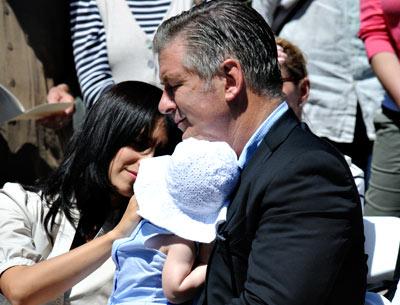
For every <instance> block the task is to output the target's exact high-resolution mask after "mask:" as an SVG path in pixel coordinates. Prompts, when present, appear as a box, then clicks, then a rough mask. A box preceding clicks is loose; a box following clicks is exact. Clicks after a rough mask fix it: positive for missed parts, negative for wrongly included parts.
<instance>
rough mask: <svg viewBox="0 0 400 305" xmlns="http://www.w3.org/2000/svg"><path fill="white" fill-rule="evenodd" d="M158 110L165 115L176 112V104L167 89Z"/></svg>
mask: <svg viewBox="0 0 400 305" xmlns="http://www.w3.org/2000/svg"><path fill="white" fill-rule="evenodd" d="M158 110H160V112H161V113H163V114H169V113H173V112H174V111H175V110H176V103H175V102H174V101H173V100H172V99H171V97H170V96H169V94H168V93H167V92H166V91H165V89H164V91H163V94H162V96H161V100H160V102H159V103H158Z"/></svg>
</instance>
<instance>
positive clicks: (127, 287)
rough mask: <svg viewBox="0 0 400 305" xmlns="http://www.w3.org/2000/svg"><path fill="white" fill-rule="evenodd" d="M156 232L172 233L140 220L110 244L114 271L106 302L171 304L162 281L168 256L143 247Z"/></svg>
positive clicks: (125, 304)
mask: <svg viewBox="0 0 400 305" xmlns="http://www.w3.org/2000/svg"><path fill="white" fill-rule="evenodd" d="M159 234H172V233H170V232H169V231H167V230H165V229H162V228H160V227H157V226H155V225H153V224H152V223H150V222H148V221H147V220H145V219H143V220H142V221H141V222H140V223H139V224H138V226H137V227H136V229H135V230H134V231H133V232H132V234H131V236H130V237H127V238H122V239H118V240H116V241H115V242H114V243H113V246H112V252H111V255H112V259H113V260H114V263H115V266H116V270H115V276H114V288H113V291H112V294H111V296H110V299H109V300H108V305H115V304H124V305H128V304H130V305H133V304H140V305H144V304H146V305H150V304H154V305H155V304H157V305H161V304H164V305H165V304H171V303H169V302H168V300H167V299H166V297H165V296H164V292H163V289H162V283H161V278H162V277H161V276H162V270H163V266H164V263H165V259H166V258H167V256H166V255H165V254H164V253H162V252H161V251H159V250H156V249H152V248H146V246H145V242H146V241H147V240H148V239H150V238H152V237H153V236H156V235H159ZM171 305H172V304H171Z"/></svg>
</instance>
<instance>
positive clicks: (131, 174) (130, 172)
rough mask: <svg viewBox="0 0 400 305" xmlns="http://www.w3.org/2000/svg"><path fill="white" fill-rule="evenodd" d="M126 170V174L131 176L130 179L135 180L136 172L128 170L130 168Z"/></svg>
mask: <svg viewBox="0 0 400 305" xmlns="http://www.w3.org/2000/svg"><path fill="white" fill-rule="evenodd" d="M126 171H127V172H128V174H129V175H130V176H131V177H132V179H135V180H136V177H137V172H134V171H130V170H128V169H127V170H126Z"/></svg>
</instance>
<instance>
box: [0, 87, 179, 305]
mask: <svg viewBox="0 0 400 305" xmlns="http://www.w3.org/2000/svg"><path fill="white" fill-rule="evenodd" d="M160 96H161V90H160V89H158V88H157V87H155V86H153V85H149V84H146V83H141V82H124V83H120V84H118V85H115V86H114V87H113V88H111V89H110V90H109V91H108V92H107V93H105V94H103V95H102V96H101V98H100V99H99V102H98V103H97V104H96V106H95V107H93V108H92V109H91V111H90V112H89V113H88V115H87V117H86V119H85V121H84V123H83V126H82V129H81V130H80V131H79V132H77V133H76V134H75V135H74V137H73V138H72V141H71V143H70V145H69V146H68V149H67V151H66V156H65V159H64V160H63V161H62V163H61V165H60V167H59V168H58V169H57V170H56V171H55V172H54V173H53V174H52V175H51V176H50V177H49V178H48V179H47V180H46V181H44V182H43V183H42V184H39V185H38V186H36V187H32V188H24V187H22V186H21V185H19V184H14V183H6V184H5V186H4V188H3V189H2V190H1V192H0V236H1V238H0V249H1V251H0V274H1V277H0V289H1V293H2V294H4V296H5V297H6V298H7V299H9V300H10V302H11V303H12V304H43V303H46V302H49V301H51V300H54V301H53V303H51V304H60V302H61V303H63V302H64V300H65V302H67V303H68V304H105V303H106V301H107V298H108V297H109V294H110V292H111V289H112V278H113V274H114V269H115V268H114V265H113V263H112V261H111V259H110V252H111V246H112V243H113V241H114V240H116V239H118V238H121V237H124V236H129V234H130V233H131V231H132V230H133V228H134V227H135V226H136V224H137V223H138V222H139V218H138V217H137V216H136V201H135V200H134V197H132V195H133V189H132V186H133V184H134V182H135V180H136V175H137V172H138V167H139V163H140V160H141V159H143V158H148V157H151V156H153V155H158V154H163V153H170V152H171V151H172V149H173V147H174V145H175V143H176V142H174V139H176V138H177V135H178V134H175V133H174V131H175V132H176V130H175V129H174V128H172V127H171V126H170V125H169V124H168V123H167V121H166V120H165V118H164V117H163V116H162V115H161V114H160V113H159V112H158V110H157V103H158V100H159V98H160ZM131 197H132V198H133V199H131ZM130 199H131V200H130ZM129 201H130V204H129V205H128V208H127V211H126V213H125V214H124V216H123V217H122V219H121V216H122V214H123V212H124V210H125V208H126V206H127V204H128V202H129ZM120 219H121V220H120ZM71 288H72V289H71Z"/></svg>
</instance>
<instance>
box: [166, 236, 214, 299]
mask: <svg viewBox="0 0 400 305" xmlns="http://www.w3.org/2000/svg"><path fill="white" fill-rule="evenodd" d="M195 259H196V247H195V244H194V242H193V241H188V240H185V239H182V238H179V237H176V241H175V242H174V243H173V244H171V245H170V246H169V248H168V255H167V259H166V261H165V265H164V268H163V274H162V285H163V290H164V294H165V296H166V298H167V299H168V301H169V302H171V303H176V304H178V303H183V302H186V301H188V300H191V299H193V298H194V296H195V295H196V293H197V291H198V289H199V288H200V287H201V285H202V284H203V283H204V281H205V278H206V270H207V265H206V264H205V263H200V264H199V265H198V266H196V267H195V268H194V269H193V270H192V267H193V263H194V261H195Z"/></svg>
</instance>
